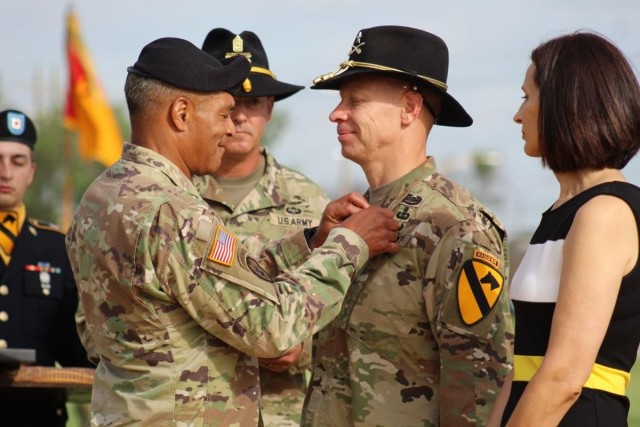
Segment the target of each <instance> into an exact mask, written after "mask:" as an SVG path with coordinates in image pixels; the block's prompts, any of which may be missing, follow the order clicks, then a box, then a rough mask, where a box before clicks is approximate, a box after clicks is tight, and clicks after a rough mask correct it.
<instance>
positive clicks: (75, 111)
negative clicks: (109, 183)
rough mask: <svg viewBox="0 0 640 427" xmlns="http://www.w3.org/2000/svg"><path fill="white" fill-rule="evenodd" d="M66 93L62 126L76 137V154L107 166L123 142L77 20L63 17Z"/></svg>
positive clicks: (71, 13)
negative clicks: (67, 73) (67, 87)
mask: <svg viewBox="0 0 640 427" xmlns="http://www.w3.org/2000/svg"><path fill="white" fill-rule="evenodd" d="M67 59H68V63H69V65H68V66H69V90H68V93H67V102H66V105H65V108H64V124H65V127H67V128H68V129H71V130H74V131H76V132H77V134H78V145H79V147H80V154H81V155H82V157H84V158H85V159H93V160H96V161H98V162H100V163H102V164H104V165H105V166H110V165H111V164H113V163H114V162H115V161H116V160H118V159H119V158H120V154H121V152H122V144H123V139H122V135H121V133H120V129H119V127H118V123H117V122H116V119H115V116H114V114H113V111H112V110H111V107H110V106H109V104H108V102H107V100H106V97H105V95H104V91H103V90H102V87H101V86H100V83H99V81H98V78H97V75H96V73H95V70H94V68H93V63H92V61H91V58H90V57H89V55H88V53H87V50H86V48H85V46H84V43H83V42H82V39H81V37H80V28H79V24H78V19H77V18H76V16H75V14H74V13H73V11H69V13H68V14H67Z"/></svg>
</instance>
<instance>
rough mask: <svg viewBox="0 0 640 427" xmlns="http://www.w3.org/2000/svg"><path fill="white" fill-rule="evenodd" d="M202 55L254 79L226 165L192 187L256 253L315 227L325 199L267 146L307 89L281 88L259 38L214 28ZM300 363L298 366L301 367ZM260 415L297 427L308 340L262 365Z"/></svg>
mask: <svg viewBox="0 0 640 427" xmlns="http://www.w3.org/2000/svg"><path fill="white" fill-rule="evenodd" d="M202 49H203V50H204V51H205V52H207V53H209V54H211V55H213V56H214V57H215V58H217V59H223V58H230V57H234V56H238V55H241V56H244V57H245V58H247V59H249V61H250V62H251V70H250V72H249V76H248V77H247V79H246V80H245V81H244V82H243V83H242V86H241V87H240V88H239V90H238V91H237V92H236V93H235V97H234V98H235V102H236V106H235V109H234V110H233V112H232V113H231V118H232V119H233V123H234V124H235V126H236V133H235V134H234V135H233V136H230V137H228V138H227V140H226V143H225V153H224V156H223V157H222V164H221V166H220V168H219V169H218V170H217V171H216V173H215V175H213V176H211V175H209V176H206V177H196V178H195V179H194V183H195V184H196V186H197V187H198V188H199V190H200V192H201V194H202V197H203V198H204V199H205V200H206V201H207V202H208V203H209V204H210V205H211V207H213V208H214V209H215V211H216V213H217V214H218V216H219V217H220V218H221V219H222V220H223V221H224V222H225V224H226V226H227V227H228V228H229V229H230V230H231V231H233V232H234V233H236V234H237V235H238V236H239V237H240V238H242V239H243V243H244V244H245V245H246V246H247V247H248V248H250V249H251V251H252V252H254V253H258V252H259V250H260V249H261V248H262V246H263V245H265V244H267V243H268V242H269V241H272V240H279V239H281V238H282V237H283V236H285V235H290V234H292V233H294V232H296V231H298V230H300V229H303V228H305V227H313V226H316V225H317V224H318V222H319V221H320V217H321V216H322V211H323V210H324V208H325V206H326V205H327V203H328V202H329V199H328V196H327V195H326V193H325V192H324V191H323V190H322V188H320V187H319V186H318V185H317V184H315V183H314V182H312V181H311V180H309V178H307V177H306V176H304V175H302V174H301V173H299V172H298V171H295V170H293V169H291V168H289V167H287V166H285V165H282V164H280V163H279V162H277V161H276V159H274V157H273V156H272V155H271V154H270V153H269V152H268V151H267V148H266V147H265V146H263V145H261V143H262V137H263V135H264V133H265V128H266V126H267V124H268V123H269V121H270V119H271V115H272V113H273V107H274V102H277V101H280V100H283V99H285V98H288V97H289V96H291V95H293V94H295V93H297V92H298V91H300V90H302V89H303V86H296V85H292V84H289V83H285V82H282V81H280V80H278V79H277V78H276V75H275V74H274V73H273V71H272V70H271V68H270V67H269V61H268V59H267V54H266V52H265V50H264V47H263V45H262V42H261V41H260V39H259V38H258V36H257V35H256V34H255V33H253V32H251V31H243V32H241V33H240V34H234V33H232V32H231V31H229V30H227V29H224V28H215V29H213V30H211V31H210V32H209V34H208V35H207V37H206V39H205V41H204V44H203V46H202ZM296 359H297V361H296ZM260 365H261V366H260V386H261V387H260V388H261V405H260V406H261V415H262V419H263V421H264V423H265V425H266V426H273V427H285V426H295V425H298V424H299V423H300V412H301V410H302V403H303V401H304V391H305V389H306V380H305V374H304V373H305V371H306V370H308V369H309V368H310V366H311V340H309V341H308V342H307V343H305V344H304V345H302V346H301V347H298V348H297V349H296V351H294V352H292V353H290V354H288V355H287V356H286V357H283V358H279V359H277V360H275V359H274V360H267V359H264V360H261V363H260Z"/></svg>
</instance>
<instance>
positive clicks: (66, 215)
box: [60, 129, 74, 233]
mask: <svg viewBox="0 0 640 427" xmlns="http://www.w3.org/2000/svg"><path fill="white" fill-rule="evenodd" d="M73 152H74V150H73V138H72V134H71V132H70V131H69V130H66V129H65V131H64V163H65V177H64V183H63V187H62V217H61V220H60V229H61V231H62V232H64V233H66V232H67V230H68V229H69V227H70V226H71V221H72V220H73V205H74V203H73V160H74V159H73Z"/></svg>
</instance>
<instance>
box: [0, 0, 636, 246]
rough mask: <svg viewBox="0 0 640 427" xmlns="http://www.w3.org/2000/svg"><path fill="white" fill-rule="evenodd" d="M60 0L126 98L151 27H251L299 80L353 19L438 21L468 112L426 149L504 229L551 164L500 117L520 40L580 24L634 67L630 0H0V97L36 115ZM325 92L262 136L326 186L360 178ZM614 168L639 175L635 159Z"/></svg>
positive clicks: (549, 183) (429, 24)
mask: <svg viewBox="0 0 640 427" xmlns="http://www.w3.org/2000/svg"><path fill="white" fill-rule="evenodd" d="M71 6H73V8H74V10H75V12H76V15H77V17H78V19H79V22H80V29H81V34H82V37H83V39H84V42H85V44H86V46H87V49H88V51H89V53H90V55H91V57H92V58H93V62H94V65H95V68H96V70H97V72H98V75H99V79H100V81H101V82H102V85H103V87H104V89H105V91H106V93H107V97H108V98H109V100H110V102H111V103H112V104H116V105H124V94H123V85H124V81H125V77H126V68H127V67H128V66H130V65H132V64H133V63H134V62H135V61H136V59H137V58H138V55H139V53H140V50H141V49H142V48H143V47H144V45H146V44H147V43H149V42H151V41H153V40H155V39H157V38H160V37H167V36H171V37H180V38H184V39H187V40H189V41H191V42H192V43H194V44H195V45H196V46H201V45H202V41H203V40H204V38H205V36H206V34H207V33H208V32H209V31H210V30H211V29H212V28H215V27H224V28H227V29H229V30H231V31H233V32H235V33H240V32H242V31H244V30H250V31H254V32H255V33H256V34H257V35H258V36H259V37H260V39H261V40H262V43H263V45H264V47H265V49H266V51H267V55H268V57H269V63H270V68H271V70H272V71H273V72H274V73H275V74H276V75H277V77H278V79H279V80H282V81H285V82H288V83H293V84H301V85H305V86H306V87H307V88H308V87H309V86H310V84H311V81H312V80H313V78H315V77H317V76H319V75H321V74H324V73H326V72H329V71H333V70H335V69H336V68H337V67H338V65H339V63H340V62H342V61H344V60H345V59H347V54H348V52H349V49H350V48H351V45H352V42H353V40H354V38H355V36H356V34H357V33H358V31H359V30H360V29H362V28H369V27H372V26H377V25H404V26H411V27H416V28H420V29H423V30H426V31H429V32H432V33H434V34H437V35H438V36H440V37H442V38H443V39H444V40H445V42H446V43H447V45H448V47H449V61H450V63H449V78H448V85H449V93H451V94H452V95H453V96H454V97H455V98H456V99H457V100H458V101H459V102H460V103H461V104H462V105H463V106H464V107H465V109H466V110H467V111H468V112H469V113H470V115H471V116H472V117H473V118H474V124H473V126H471V127H469V128H445V127H440V126H436V127H435V129H434V131H433V132H432V133H431V136H430V137H429V142H428V147H427V152H428V154H430V155H433V156H434V157H435V158H436V161H437V163H438V165H439V167H440V169H441V171H443V172H444V173H446V174H447V175H448V176H450V177H452V178H454V179H455V180H457V181H459V182H461V183H463V184H465V185H467V186H468V187H470V188H471V189H472V191H474V192H476V193H477V194H478V195H479V197H480V198H481V199H482V200H483V201H484V202H485V203H486V204H487V205H488V206H489V207H490V208H492V209H493V210H494V211H495V212H496V213H498V215H499V216H500V217H501V218H502V220H503V221H504V222H505V224H506V225H507V229H508V230H509V231H510V233H511V234H512V235H513V234H517V233H528V232H530V231H531V230H532V228H534V227H535V226H536V225H537V223H538V221H539V217H540V213H541V212H542V211H543V210H545V209H546V208H547V207H548V206H550V205H551V204H552V203H553V201H554V200H555V197H556V196H557V192H558V189H557V188H558V187H557V183H556V181H555V178H554V177H553V175H552V174H551V172H550V171H548V170H543V169H542V167H541V166H540V163H539V161H538V160H537V159H531V158H527V157H526V156H525V155H524V153H523V152H522V145H523V141H522V139H521V135H520V126H518V125H516V124H514V123H513V121H512V118H513V115H514V113H515V111H516V110H517V108H518V106H519V104H520V102H521V96H522V92H521V89H520V86H521V85H522V80H523V78H524V72H525V70H526V68H527V66H528V63H529V54H530V52H531V50H532V49H533V48H534V47H535V46H537V45H538V44H539V43H540V42H541V41H544V40H546V39H548V38H551V37H554V36H557V35H560V34H563V33H567V32H571V31H575V30H578V29H590V30H594V31H597V32H600V33H602V34H604V35H605V36H607V37H608V38H609V39H610V40H612V41H613V42H614V43H615V44H617V45H618V46H619V47H620V48H621V49H622V50H623V51H624V52H625V54H626V55H627V57H628V58H629V59H630V60H631V62H632V63H633V64H634V66H635V67H636V69H637V68H638V66H639V65H640V24H639V22H640V2H638V1H636V0H457V1H456V0H451V1H447V2H443V1H438V2H436V1H432V0H383V1H382V0H262V1H259V0H253V1H249V0H233V1H229V2H222V1H219V0H215V1H214V0H208V1H205V0H184V1H175V0H152V1H149V0H146V1H143V0H126V1H125V0H109V1H96V0H91V1H89V0H87V1H79V0H77V1H75V2H68V1H60V0H14V1H7V0H5V1H4V3H3V13H2V16H0V40H1V41H2V43H0V57H2V58H3V60H2V63H1V65H0V89H1V90H2V94H3V97H2V100H3V104H4V105H0V107H1V108H2V109H4V108H18V109H22V110H24V111H25V112H26V113H27V114H35V113H36V111H37V110H38V108H42V107H43V106H48V105H50V104H51V103H52V102H61V101H60V100H61V99H62V93H64V91H65V90H66V81H67V80H66V79H67V68H66V59H65V51H64V36H65V14H66V11H67V9H68V8H69V7H71ZM415 54H419V52H416V53H415ZM34 82H44V84H34ZM51 87H52V88H53V89H50V88H51ZM337 102H338V93H337V92H335V91H316V90H309V89H305V90H304V91H302V92H300V93H298V94H297V95H295V96H293V97H291V98H288V99H286V100H284V101H281V102H278V103H277V104H276V110H277V111H279V112H281V113H283V114H285V115H286V116H287V119H288V124H287V127H286V128H285V129H284V130H283V132H282V133H281V135H280V139H279V140H278V141H277V144H276V145H275V146H273V148H272V152H273V153H274V154H275V156H276V158H277V159H278V160H279V161H280V162H282V163H284V164H287V165H289V166H292V167H294V168H296V169H298V170H300V171H301V172H303V173H305V174H306V175H307V176H309V177H310V178H312V179H313V180H315V181H316V182H317V183H319V184H320V185H321V186H322V187H324V188H325V189H326V190H327V191H328V192H329V193H330V195H332V196H334V197H335V196H338V195H340V194H342V193H344V192H346V191H350V190H352V189H356V190H359V191H363V190H364V189H366V187H367V184H366V181H365V179H364V176H363V174H362V172H361V170H360V168H359V167H358V166H357V165H353V164H351V163H350V162H348V161H346V160H344V159H342V158H341V156H340V148H339V143H338V141H337V138H336V131H335V125H334V124H332V123H330V122H329V120H328V115H329V113H330V111H331V110H332V109H333V108H334V107H335V105H336V104H337ZM477 153H485V154H491V155H492V158H495V161H496V164H497V166H496V167H495V170H494V172H493V174H492V175H491V176H488V177H486V178H485V179H478V178H477V177H476V176H475V175H474V174H473V166H472V158H473V156H474V155H475V154H477ZM625 174H626V176H627V177H628V178H629V179H630V180H631V181H632V182H634V183H636V184H640V160H638V159H634V160H633V161H632V162H631V163H630V164H629V166H627V168H626V169H625Z"/></svg>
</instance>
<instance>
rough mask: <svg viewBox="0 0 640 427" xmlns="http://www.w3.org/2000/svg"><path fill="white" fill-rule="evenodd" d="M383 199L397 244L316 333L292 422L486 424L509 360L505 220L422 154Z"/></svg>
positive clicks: (510, 337) (373, 265) (510, 325)
mask: <svg viewBox="0 0 640 427" xmlns="http://www.w3.org/2000/svg"><path fill="white" fill-rule="evenodd" d="M383 206H385V207H389V208H391V209H392V210H393V211H394V212H395V218H396V219H397V220H398V221H400V223H401V230H400V232H399V241H398V242H399V245H400V250H399V251H398V252H397V253H395V254H393V255H383V256H379V257H376V258H374V259H372V260H371V262H370V264H369V265H368V266H367V268H366V269H365V271H364V272H363V273H362V274H360V275H359V276H358V277H357V278H356V280H355V281H354V283H353V285H352V286H351V288H350V289H349V291H348V293H347V296H346V297H345V302H344V303H343V307H342V310H341V312H340V314H339V315H338V317H337V318H336V319H335V320H334V321H333V322H331V323H330V324H329V326H327V327H326V328H325V329H323V330H322V331H320V332H319V334H318V337H317V342H316V343H315V344H316V353H315V356H314V357H315V359H314V366H313V370H312V375H313V376H312V379H311V383H310V385H309V391H308V393H307V402H305V403H306V405H305V409H304V411H303V423H302V425H303V426H377V425H378V426H395V427H401V426H451V427H460V426H465V425H469V426H472V425H485V424H486V422H487V419H488V416H489V413H490V411H491V407H492V405H493V402H494V401H495V397H496V395H497V393H498V390H499V388H500V386H501V385H502V384H503V380H504V377H505V375H506V374H507V373H508V372H509V370H510V369H511V364H512V348H511V345H512V340H513V322H512V318H511V312H510V308H509V307H510V304H509V298H508V295H507V279H508V278H507V274H508V255H507V253H506V249H507V245H506V236H505V233H504V228H503V226H502V225H501V223H500V222H499V220H498V219H497V218H496V217H495V216H494V215H493V214H492V213H491V212H489V211H488V210H487V209H486V208H484V207H483V206H482V205H480V203H479V202H478V201H476V200H475V199H474V198H473V197H472V196H471V195H470V194H469V193H468V192H467V191H466V190H464V189H463V188H462V187H460V186H458V185H456V184H454V183H452V182H450V181H448V180H447V179H445V178H444V177H443V176H441V175H440V174H438V173H437V172H436V167H435V163H434V161H433V159H431V158H430V159H429V160H428V161H427V162H426V163H425V164H424V165H422V166H420V167H418V168H416V169H415V170H414V171H412V172H411V173H409V174H408V175H406V176H405V177H403V178H401V179H400V180H398V182H396V184H395V185H394V186H393V189H392V190H391V191H390V193H389V196H388V197H387V199H386V200H385V202H384V203H383Z"/></svg>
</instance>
